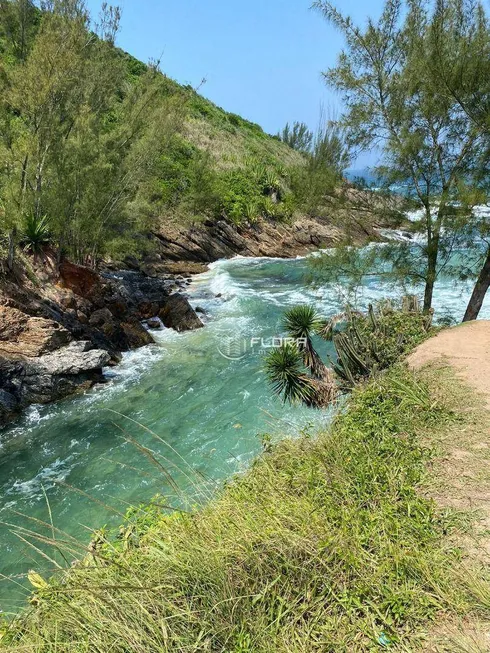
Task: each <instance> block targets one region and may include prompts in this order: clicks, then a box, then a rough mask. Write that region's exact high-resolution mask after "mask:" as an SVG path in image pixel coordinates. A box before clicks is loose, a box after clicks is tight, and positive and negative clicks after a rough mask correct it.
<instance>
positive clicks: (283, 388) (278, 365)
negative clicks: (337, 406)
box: [265, 343, 337, 408]
mask: <svg viewBox="0 0 490 653" xmlns="http://www.w3.org/2000/svg"><path fill="white" fill-rule="evenodd" d="M265 371H266V374H267V378H268V380H269V383H270V384H271V386H272V390H273V392H274V393H275V394H276V395H278V396H279V397H281V398H282V400H283V402H284V403H286V402H288V403H290V404H294V403H300V402H301V403H303V404H305V405H306V406H309V407H311V408H325V407H326V406H328V405H329V404H330V403H331V402H332V401H333V400H334V399H335V397H336V396H337V392H336V386H335V382H334V381H333V377H332V379H331V382H327V381H325V380H322V381H320V380H318V379H313V378H311V377H310V376H308V374H306V372H305V369H304V367H303V356H302V354H301V352H300V351H299V349H298V348H297V347H296V346H295V345H293V344H292V343H285V344H283V345H281V347H277V348H275V349H273V350H272V351H271V352H270V353H269V355H268V356H267V358H266V362H265Z"/></svg>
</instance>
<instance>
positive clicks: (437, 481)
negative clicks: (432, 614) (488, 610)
mask: <svg viewBox="0 0 490 653" xmlns="http://www.w3.org/2000/svg"><path fill="white" fill-rule="evenodd" d="M408 363H409V365H410V366H411V367H413V368H416V369H420V368H424V375H425V376H426V380H427V381H428V383H429V385H432V386H433V387H436V385H439V383H442V387H447V389H448V392H453V393H454V396H450V397H448V399H449V401H450V403H451V405H452V406H454V408H455V409H456V410H457V412H458V413H460V414H461V420H460V423H458V424H457V425H456V426H455V427H452V428H449V429H448V431H447V433H446V434H445V436H444V438H443V439H442V440H441V442H438V443H431V444H432V445H435V446H437V448H438V449H439V450H440V452H441V455H440V456H438V457H437V460H436V461H434V464H433V466H432V469H431V478H432V481H433V487H431V488H428V492H429V495H430V496H431V497H432V498H433V499H434V500H435V501H436V502H437V503H438V504H439V505H441V506H444V507H447V508H450V509H451V508H452V509H456V510H463V511H466V512H468V513H471V514H472V515H473V517H474V518H475V519H474V523H473V528H471V529H470V530H469V531H468V533H467V534H466V535H465V536H464V537H463V541H459V542H458V544H460V545H462V546H463V549H465V551H466V555H465V558H464V559H463V560H462V569H464V566H465V564H466V563H468V564H469V565H470V566H471V567H475V566H476V567H477V568H478V567H479V568H480V569H482V573H483V574H484V575H485V576H486V573H485V571H484V570H485V569H487V570H488V568H489V566H490V321H488V320H480V321H476V322H469V323H466V324H462V325H460V326H458V327H454V328H452V329H447V330H445V331H442V332H441V333H439V334H438V335H437V336H435V337H434V338H431V339H430V340H427V341H426V342H424V343H422V345H420V346H419V347H418V348H417V349H416V350H415V352H414V353H413V354H411V355H410V357H409V358H408ZM454 373H456V376H457V377H458V379H460V380H461V381H462V384H461V385H460V387H459V388H454V383H453V384H451V382H450V379H451V378H453V379H454ZM431 381H432V383H431ZM436 381H437V383H436ZM469 388H474V389H475V390H476V392H475V393H472V392H469V391H468V390H469ZM485 591H488V590H485ZM488 600H490V597H488V596H487V598H486V601H488ZM423 650H424V651H425V652H427V653H429V652H430V653H489V652H490V624H489V623H488V622H486V621H481V620H479V619H478V617H475V616H473V617H470V618H468V619H464V620H462V621H459V622H457V623H456V622H454V623H446V622H443V623H440V624H437V625H436V626H435V629H434V631H433V632H432V633H431V634H430V636H429V640H428V644H427V647H426V648H424V649H423Z"/></svg>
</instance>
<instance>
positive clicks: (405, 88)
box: [316, 0, 490, 311]
mask: <svg viewBox="0 0 490 653" xmlns="http://www.w3.org/2000/svg"><path fill="white" fill-rule="evenodd" d="M470 5H471V6H470ZM316 6H317V7H318V8H319V9H320V10H321V12H322V13H323V14H324V16H325V17H326V18H327V20H328V21H329V22H331V23H332V24H333V25H334V26H335V27H337V28H338V30H339V31H340V32H341V33H342V35H343V36H344V40H345V44H346V45H345V49H344V50H343V51H342V52H341V54H340V56H339V58H338V62H337V65H336V66H335V67H334V68H332V69H330V70H329V71H328V72H326V73H325V79H326V81H327V83H328V84H329V85H330V86H331V87H333V88H335V89H336V90H337V91H339V92H340V93H341V94H342V96H343V100H344V103H345V107H346V109H345V112H344V114H343V117H342V121H341V123H342V125H343V127H344V128H345V130H346V133H347V134H348V142H349V144H350V146H351V147H352V148H353V150H354V151H363V150H364V151H365V150H368V149H370V148H372V147H380V148H382V151H383V159H384V162H385V164H384V165H383V167H382V168H380V169H379V170H378V173H379V174H380V176H382V177H383V178H384V179H385V180H386V184H387V185H388V186H392V185H394V184H397V185H400V184H402V185H404V186H405V187H406V189H407V193H408V194H410V195H413V196H415V197H416V198H417V200H418V202H419V205H420V207H421V212H420V216H419V217H418V218H417V220H415V221H414V229H415V230H416V231H418V232H420V233H421V234H422V235H423V241H421V243H420V249H421V257H420V259H419V258H418V257H417V258H416V262H415V264H414V265H412V266H411V270H407V269H406V268H405V264H406V263H407V259H404V260H403V272H402V274H403V276H407V274H408V275H409V274H413V277H414V278H417V279H418V278H420V276H422V278H423V280H424V284H425V292H424V308H425V310H426V311H428V310H429V309H430V307H431V305H432V296H433V291H434V284H435V282H436V279H437V278H438V276H439V275H440V274H441V272H442V271H443V270H444V269H445V268H446V266H447V265H448V262H449V261H450V259H451V257H452V255H453V252H454V250H455V249H456V248H457V247H460V246H462V245H466V246H467V245H470V244H471V242H472V240H474V238H473V239H472V238H471V236H470V234H471V233H472V230H473V228H474V227H475V226H476V224H477V222H476V220H475V218H474V215H473V212H472V209H473V207H474V206H475V205H476V204H479V203H481V202H482V200H484V199H485V198H486V189H485V188H484V185H482V183H481V181H482V179H483V178H484V177H485V175H487V170H488V165H489V160H490V150H489V148H488V141H487V138H486V136H485V134H484V130H483V129H481V128H480V127H478V126H477V124H476V122H474V121H472V120H469V119H468V111H469V109H468V108H467V107H465V103H464V102H462V101H461V98H460V99H459V100H458V99H457V97H456V95H457V94H458V93H461V94H462V97H464V98H466V99H467V106H470V107H471V111H475V112H476V113H477V114H478V115H479V114H480V113H482V112H484V111H485V109H484V107H485V106H487V103H488V76H487V78H486V79H485V72H484V71H485V67H484V66H479V65H478V64H475V57H478V56H481V54H482V51H484V50H485V49H486V47H487V45H485V44H486V43H488V25H487V19H486V16H485V11H484V9H483V6H482V5H481V4H479V3H478V2H473V1H472V0H471V1H469V2H467V1H466V0H440V2H437V3H436V4H435V6H433V5H432V4H430V3H429V2H426V1H425V0H414V1H412V0H411V1H410V2H405V1H404V0H387V1H386V2H385V5H384V9H383V12H382V15H381V17H380V19H379V20H378V21H374V20H373V19H369V20H368V22H367V26H366V27H365V28H364V29H362V28H360V27H358V26H357V25H355V23H354V22H353V20H352V19H351V18H350V17H348V16H345V15H344V14H342V13H341V12H340V11H339V10H338V9H336V8H335V7H334V6H333V5H332V4H330V3H329V2H323V1H319V2H317V3H316ZM443 17H444V18H443ZM441 21H442V22H441ZM441 25H443V31H444V39H448V43H454V44H455V47H451V46H447V47H446V46H445V47H444V49H443V50H442V51H441V39H442V31H441V29H442V28H441ZM456 46H457V47H456ZM461 50H463V51H464V56H461ZM487 59H488V57H487ZM442 68H444V70H445V71H446V74H445V75H444V76H442V75H441V74H440V70H441V69H442ZM468 79H470V80H472V81H471V83H469V82H467V81H466V80H468ZM448 83H449V84H450V85H451V86H452V88H453V92H451V93H449V92H448ZM469 95H473V96H474V97H473V99H471V100H470V98H469Z"/></svg>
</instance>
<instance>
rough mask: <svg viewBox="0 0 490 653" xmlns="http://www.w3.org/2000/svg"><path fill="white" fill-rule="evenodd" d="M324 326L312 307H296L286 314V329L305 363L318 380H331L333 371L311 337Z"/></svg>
mask: <svg viewBox="0 0 490 653" xmlns="http://www.w3.org/2000/svg"><path fill="white" fill-rule="evenodd" d="M321 326H322V318H321V317H320V315H319V314H318V313H317V312H316V310H315V309H314V308H313V307H312V306H308V305H304V306H294V307H293V308H291V309H289V310H288V311H286V313H285V314H284V328H285V329H286V331H287V332H288V334H289V335H290V337H291V338H294V339H295V340H296V342H297V347H298V349H299V351H300V352H301V354H302V356H303V363H304V364H305V366H306V367H307V368H308V369H309V370H310V371H311V373H312V375H313V376H314V377H315V378H316V379H329V378H330V377H331V370H329V368H328V367H327V366H326V365H325V363H324V362H323V361H322V359H321V358H320V356H319V355H318V352H317V351H316V350H315V348H314V347H313V343H312V340H311V337H312V335H313V334H314V333H317V331H318V330H319V329H320V328H321Z"/></svg>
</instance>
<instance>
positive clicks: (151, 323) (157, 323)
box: [146, 317, 162, 329]
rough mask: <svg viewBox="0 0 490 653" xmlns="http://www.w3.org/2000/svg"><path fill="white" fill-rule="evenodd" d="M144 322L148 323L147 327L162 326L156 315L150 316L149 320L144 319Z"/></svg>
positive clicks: (156, 327)
mask: <svg viewBox="0 0 490 653" xmlns="http://www.w3.org/2000/svg"><path fill="white" fill-rule="evenodd" d="M146 324H147V325H148V328H149V329H161V328H162V323H161V322H160V320H159V319H158V318H157V317H151V318H150V319H149V320H147V321H146Z"/></svg>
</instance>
